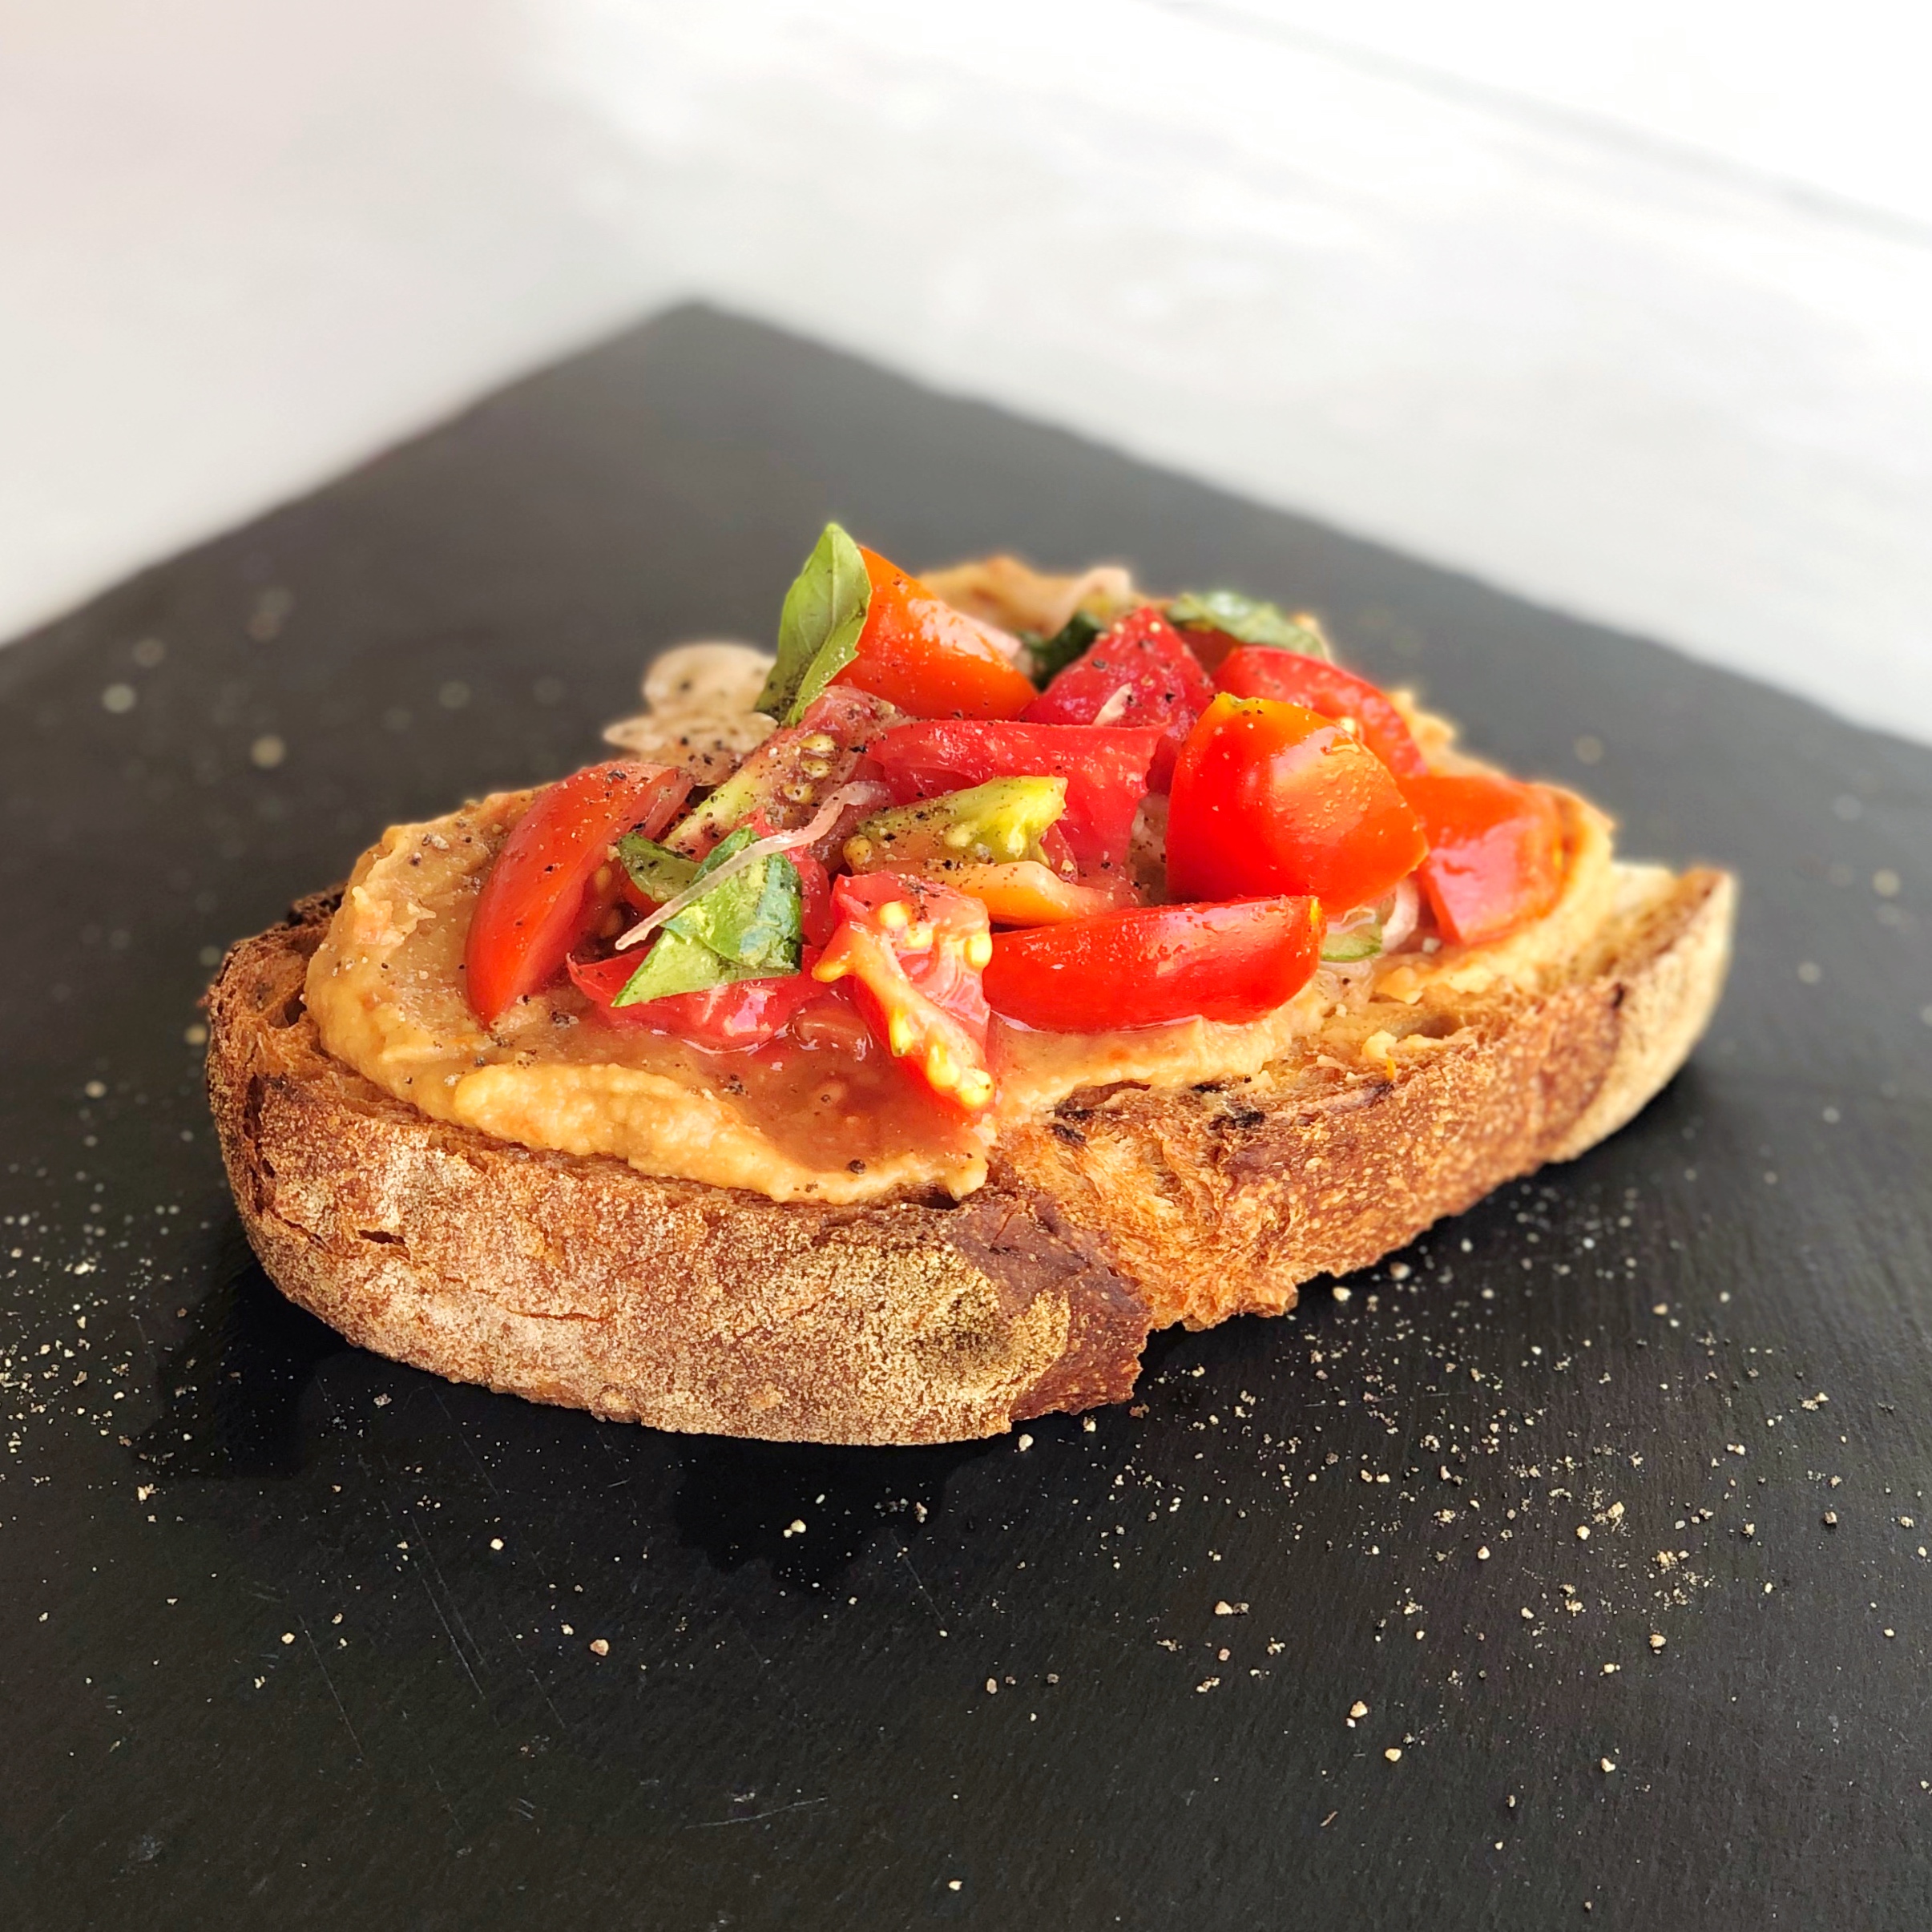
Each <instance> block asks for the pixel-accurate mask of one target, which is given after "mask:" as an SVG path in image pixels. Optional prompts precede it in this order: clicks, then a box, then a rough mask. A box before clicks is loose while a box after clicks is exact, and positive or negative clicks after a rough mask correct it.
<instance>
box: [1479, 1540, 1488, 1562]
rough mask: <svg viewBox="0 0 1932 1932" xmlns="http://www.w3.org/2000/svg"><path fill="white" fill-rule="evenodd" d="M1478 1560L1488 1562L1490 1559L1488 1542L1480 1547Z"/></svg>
mask: <svg viewBox="0 0 1932 1932" xmlns="http://www.w3.org/2000/svg"><path fill="white" fill-rule="evenodd" d="M1476 1561H1477V1562H1478V1563H1487V1562H1488V1561H1489V1545H1488V1544H1487V1543H1483V1544H1482V1545H1481V1546H1480V1547H1478V1550H1477V1551H1476Z"/></svg>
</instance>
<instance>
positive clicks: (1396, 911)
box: [1382, 879, 1422, 953]
mask: <svg viewBox="0 0 1932 1932" xmlns="http://www.w3.org/2000/svg"><path fill="white" fill-rule="evenodd" d="M1421 917H1422V894H1421V893H1418V891H1417V890H1416V889H1415V881H1414V879H1404V880H1403V881H1402V884H1401V885H1398V886H1397V887H1396V889H1395V890H1394V892H1393V893H1391V894H1390V899H1389V910H1388V911H1387V912H1385V914H1383V915H1382V950H1383V951H1384V952H1385V953H1399V952H1400V951H1401V950H1402V948H1403V946H1405V945H1406V943H1407V942H1408V941H1409V939H1410V936H1411V935H1412V934H1414V931H1415V923H1416V921H1417V920H1418V918H1421Z"/></svg>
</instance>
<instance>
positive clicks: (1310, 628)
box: [1168, 591, 1333, 660]
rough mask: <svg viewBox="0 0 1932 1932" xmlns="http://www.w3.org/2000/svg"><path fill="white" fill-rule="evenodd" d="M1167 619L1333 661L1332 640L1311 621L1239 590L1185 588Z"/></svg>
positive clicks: (1251, 642) (1182, 624) (1185, 625)
mask: <svg viewBox="0 0 1932 1932" xmlns="http://www.w3.org/2000/svg"><path fill="white" fill-rule="evenodd" d="M1168 622H1169V623H1175V624H1179V625H1180V626H1181V627H1182V628H1183V629H1186V628H1187V627H1189V626H1192V627H1195V628H1196V629H1199V630H1203V631H1224V632H1225V633H1226V634H1227V635H1228V636H1229V637H1232V638H1236V639H1239V640H1240V642H1241V643H1244V644H1264V645H1266V646H1268V647H1269V648H1270V649H1272V650H1276V651H1300V652H1301V655H1303V656H1304V657H1318V658H1321V659H1325V660H1330V659H1332V658H1333V653H1332V652H1331V651H1329V641H1328V639H1326V638H1325V637H1324V636H1323V635H1321V631H1318V630H1317V629H1316V627H1314V625H1313V623H1301V622H1298V621H1297V619H1294V618H1293V617H1290V616H1289V615H1287V614H1286V613H1285V611H1283V610H1282V609H1281V606H1280V605H1279V604H1273V603H1264V602H1263V600H1262V599H1260V598H1259V597H1244V596H1243V595H1242V594H1241V593H1240V591H1183V592H1182V593H1181V595H1180V596H1178V597H1176V599H1174V601H1173V602H1172V603H1171V604H1169V605H1168Z"/></svg>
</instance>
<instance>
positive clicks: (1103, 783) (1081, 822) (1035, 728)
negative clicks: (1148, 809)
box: [871, 721, 1161, 869]
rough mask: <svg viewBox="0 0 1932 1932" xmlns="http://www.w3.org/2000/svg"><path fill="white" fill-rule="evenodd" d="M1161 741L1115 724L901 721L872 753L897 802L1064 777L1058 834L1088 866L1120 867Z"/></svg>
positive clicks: (879, 739) (1149, 733)
mask: <svg viewBox="0 0 1932 1932" xmlns="http://www.w3.org/2000/svg"><path fill="white" fill-rule="evenodd" d="M1160 742H1161V734H1160V732H1159V731H1157V730H1155V729H1152V728H1119V727H1115V726H1111V725H1071V724H971V723H967V722H965V721H962V722H959V723H956V724H955V723H942V722H938V721H934V722H932V723H929V724H901V725H897V726H895V727H894V728H893V729H892V730H891V731H889V732H881V733H880V735H879V736H877V737H876V738H875V739H873V741H872V744H871V753H872V756H873V760H874V762H875V763H876V764H877V766H878V768H879V772H880V776H881V777H883V778H884V780H885V784H886V786H887V788H888V789H889V790H890V792H891V793H892V795H893V800H894V801H895V802H897V803H898V804H901V805H904V804H906V803H909V802H910V801H912V800H914V799H918V798H934V797H938V796H939V795H940V794H941V793H945V792H959V791H964V790H966V789H967V788H968V787H969V786H972V785H976V784H986V782H987V780H990V779H994V778H1064V779H1065V780H1067V809H1066V811H1065V812H1064V813H1063V814H1062V815H1061V817H1060V818H1059V820H1058V821H1057V822H1056V823H1055V826H1054V828H1053V829H1054V831H1055V833H1059V834H1060V835H1061V836H1063V837H1064V838H1065V839H1066V841H1067V849H1068V850H1069V851H1071V853H1072V854H1073V856H1074V857H1075V860H1076V861H1078V862H1079V864H1080V865H1083V866H1095V867H1100V868H1103V869H1117V868H1118V867H1119V865H1121V863H1122V862H1123V860H1124V859H1125V857H1126V856H1127V835H1128V834H1129V833H1131V831H1132V829H1133V825H1134V814H1135V812H1136V811H1138V810H1139V806H1140V801H1141V800H1142V799H1143V798H1144V797H1146V796H1147V792H1148V769H1149V767H1150V766H1151V765H1152V763H1153V760H1154V757H1155V754H1156V752H1157V751H1158V749H1159V748H1160Z"/></svg>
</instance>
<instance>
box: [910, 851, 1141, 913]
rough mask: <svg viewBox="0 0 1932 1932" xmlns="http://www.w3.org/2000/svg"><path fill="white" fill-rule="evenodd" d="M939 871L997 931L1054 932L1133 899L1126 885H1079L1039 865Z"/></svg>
mask: <svg viewBox="0 0 1932 1932" xmlns="http://www.w3.org/2000/svg"><path fill="white" fill-rule="evenodd" d="M938 873H939V876H940V877H942V878H943V879H944V880H945V881H946V884H947V885H950V886H951V887H952V889H954V891H955V892H962V893H965V894H966V897H968V898H970V899H977V900H978V901H979V902H980V904H981V905H983V906H984V907H985V908H986V916H987V917H988V918H990V919H991V920H992V922H994V925H995V926H1057V925H1059V924H1060V923H1061V922H1063V921H1064V920H1067V919H1084V918H1089V917H1091V915H1092V914H1095V913H1104V912H1112V911H1114V910H1115V909H1116V908H1117V907H1118V906H1119V905H1120V903H1121V900H1122V897H1123V896H1124V897H1128V898H1131V897H1132V893H1131V889H1130V888H1129V887H1127V885H1126V884H1125V883H1124V881H1123V882H1122V883H1121V884H1119V885H1115V886H1111V887H1110V886H1103V885H1079V884H1077V883H1076V882H1075V881H1073V880H1071V879H1063V878H1062V877H1060V876H1059V874H1058V873H1056V872H1055V871H1054V870H1053V869H1052V868H1051V866H1048V865H1042V864H1041V863H1040V862H1039V860H1037V859H1015V860H1014V861H1010V863H1006V864H1002V865H944V866H942V867H940V868H938Z"/></svg>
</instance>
